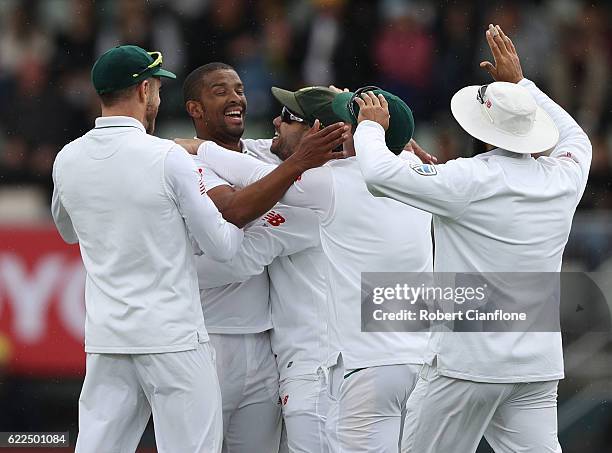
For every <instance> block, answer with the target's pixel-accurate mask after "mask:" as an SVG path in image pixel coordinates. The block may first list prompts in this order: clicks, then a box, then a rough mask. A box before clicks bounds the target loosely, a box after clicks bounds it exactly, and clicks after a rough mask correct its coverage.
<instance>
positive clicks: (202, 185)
mask: <svg viewBox="0 0 612 453" xmlns="http://www.w3.org/2000/svg"><path fill="white" fill-rule="evenodd" d="M203 170H204V169H203V168H198V171H199V172H200V195H204V194H205V193H206V187H204V175H203V174H202V172H203Z"/></svg>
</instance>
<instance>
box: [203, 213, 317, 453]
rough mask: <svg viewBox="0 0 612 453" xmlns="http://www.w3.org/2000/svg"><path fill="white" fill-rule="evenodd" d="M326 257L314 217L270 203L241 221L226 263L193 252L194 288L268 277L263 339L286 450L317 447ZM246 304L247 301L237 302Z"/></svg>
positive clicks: (292, 450) (311, 214)
mask: <svg viewBox="0 0 612 453" xmlns="http://www.w3.org/2000/svg"><path fill="white" fill-rule="evenodd" d="M326 266H327V259H326V257H325V254H324V253H323V250H322V249H321V243H320V238H319V223H318V219H317V218H316V216H315V215H314V214H313V213H312V212H311V211H310V210H308V209H303V208H294V207H289V206H284V205H281V204H277V205H276V206H275V207H274V209H273V210H271V211H270V212H268V213H267V214H266V215H264V216H263V217H261V219H259V220H258V221H256V222H253V223H252V224H250V225H249V226H248V227H247V228H245V239H244V241H243V243H242V246H241V248H240V249H239V251H238V253H237V255H236V256H235V257H234V258H233V259H232V260H231V261H228V262H227V263H219V262H217V261H214V260H212V259H209V258H208V257H206V256H202V257H199V260H198V274H199V275H200V287H201V288H203V289H205V288H207V287H216V286H220V285H225V284H230V283H234V282H240V281H248V279H249V278H252V277H253V276H255V275H260V274H261V273H265V272H266V268H267V274H268V275H269V277H270V307H271V312H272V324H273V326H274V327H273V329H272V330H271V331H270V339H271V346H272V351H273V353H274V356H275V358H276V363H277V366H278V372H279V374H280V384H279V385H280V389H279V390H277V393H276V395H275V396H276V398H277V400H278V397H279V394H280V399H281V404H282V411H283V418H284V421H285V426H286V430H287V443H288V445H287V448H288V450H289V451H290V452H300V453H306V452H325V451H327V441H326V438H325V420H326V416H327V406H328V404H327V387H326V381H325V368H324V366H325V363H326V358H327V304H326V299H325V288H326V280H325V271H324V269H325V267H326ZM245 308H248V307H245Z"/></svg>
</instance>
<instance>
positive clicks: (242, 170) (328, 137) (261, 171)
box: [180, 120, 348, 226]
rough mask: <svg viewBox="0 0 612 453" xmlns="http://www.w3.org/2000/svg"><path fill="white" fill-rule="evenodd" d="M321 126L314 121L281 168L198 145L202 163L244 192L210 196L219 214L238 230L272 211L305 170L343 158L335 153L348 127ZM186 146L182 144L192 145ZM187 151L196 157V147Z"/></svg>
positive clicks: (213, 146)
mask: <svg viewBox="0 0 612 453" xmlns="http://www.w3.org/2000/svg"><path fill="white" fill-rule="evenodd" d="M319 124H320V123H319V121H318V120H317V121H315V124H314V125H313V126H312V128H311V129H310V130H309V131H308V133H307V134H306V135H305V136H304V137H303V138H302V140H301V141H300V144H299V145H298V149H297V150H296V151H295V153H294V154H293V155H292V156H291V157H289V158H288V159H287V160H285V161H284V162H283V163H281V164H280V165H278V166H274V165H271V164H264V163H262V162H259V161H258V160H257V159H254V158H252V157H250V156H246V155H243V154H239V153H228V152H227V151H225V150H223V148H220V147H219V146H218V145H216V144H215V143H213V142H202V141H200V142H199V143H198V148H197V151H196V152H197V154H198V156H199V157H200V160H201V162H202V163H203V164H204V165H205V166H210V167H211V168H212V169H213V170H214V171H215V173H217V174H218V175H219V176H220V177H221V178H223V179H225V180H226V181H228V182H231V183H232V184H234V185H235V186H238V187H240V188H242V190H231V189H229V188H225V189H220V190H216V191H214V192H213V193H211V196H214V197H217V196H218V197H219V198H218V200H217V201H219V203H220V206H221V208H220V210H221V211H222V213H223V215H224V217H225V218H226V219H227V220H229V221H231V222H232V223H234V224H235V225H238V226H244V225H246V224H247V223H248V222H250V221H252V220H254V219H256V218H258V217H260V216H261V215H262V214H264V213H265V212H267V211H268V210H269V209H271V208H272V207H273V206H274V205H275V204H276V203H277V202H278V201H279V200H280V199H281V197H282V196H283V195H284V193H285V192H286V191H287V189H289V187H290V186H291V185H292V184H293V182H294V181H295V180H297V179H298V178H299V177H300V176H301V175H302V173H304V172H305V171H306V170H308V169H310V168H316V167H319V166H321V165H323V164H324V163H325V162H328V161H329V160H332V159H338V158H342V157H344V155H343V154H342V153H337V152H333V150H334V149H335V148H336V147H338V146H339V145H340V144H342V142H343V141H344V140H345V139H346V133H347V132H348V126H344V124H343V123H336V124H333V125H331V126H327V127H325V128H323V129H319ZM186 142H188V141H181V142H180V143H181V144H182V145H185V144H187V145H188V146H190V145H191V144H190V143H186ZM187 149H188V151H189V152H191V153H193V146H191V148H189V147H187ZM220 150H222V151H220ZM220 152H223V153H225V154H220ZM215 157H216V158H215Z"/></svg>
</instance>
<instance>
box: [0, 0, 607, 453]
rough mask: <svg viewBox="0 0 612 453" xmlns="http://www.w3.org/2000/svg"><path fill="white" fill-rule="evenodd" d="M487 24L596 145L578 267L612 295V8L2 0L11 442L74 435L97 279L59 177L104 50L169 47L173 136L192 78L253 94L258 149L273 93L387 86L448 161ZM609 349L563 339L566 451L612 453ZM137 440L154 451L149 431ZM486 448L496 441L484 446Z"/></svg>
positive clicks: (1, 345) (1, 249)
mask: <svg viewBox="0 0 612 453" xmlns="http://www.w3.org/2000/svg"><path fill="white" fill-rule="evenodd" d="M490 22H492V23H498V24H500V25H501V26H502V28H503V29H504V30H506V32H508V33H509V34H510V35H511V37H512V38H513V39H514V41H515V44H516V47H517V49H518V51H519V54H520V56H521V57H522V64H523V69H524V73H525V75H526V76H527V77H529V78H531V79H533V80H534V81H536V83H538V84H539V85H540V87H542V88H543V89H544V90H545V91H546V92H547V93H549V94H550V95H551V96H552V97H553V98H554V99H555V100H557V101H558V102H559V103H561V104H562V105H563V106H564V107H565V108H566V109H567V110H569V111H570V112H571V113H572V114H573V115H574V117H575V118H577V120H578V121H579V123H580V124H581V125H582V126H583V127H584V128H585V129H586V130H587V132H588V133H589V136H590V137H591V141H592V143H593V165H592V169H591V175H590V180H589V185H588V187H587V190H586V193H585V195H584V198H583V200H582V202H581V204H580V206H579V210H578V212H577V214H576V217H575V220H574V226H573V230H572V235H571V237H570V241H569V244H568V247H567V249H566V257H565V267H566V269H568V270H584V271H598V272H603V273H604V274H602V275H607V276H608V277H604V279H607V282H608V283H610V281H612V279H611V278H609V277H612V196H611V195H612V193H611V192H612V110H611V107H610V106H611V105H612V88H611V87H612V85H611V84H610V81H611V71H610V69H611V61H612V28H611V25H610V24H611V23H612V5H610V3H609V2H607V1H606V2H603V1H602V2H582V1H578V0H540V1H519V0H514V1H508V2H491V1H484V0H480V1H461V0H456V1H450V0H449V1H440V2H434V1H417V0H382V1H359V0H355V1H349V0H291V1H276V0H261V1H246V0H150V1H142V0H117V1H110V0H97V1H93V0H44V1H35V0H0V431H15V430H18V431H67V430H68V431H70V432H71V436H72V441H73V442H74V439H75V438H76V437H75V436H76V431H77V399H78V394H79V391H80V386H81V382H82V376H83V372H84V353H83V351H82V338H83V323H84V307H83V302H82V299H83V279H84V272H83V268H82V265H81V262H80V258H79V253H78V249H77V248H75V247H68V246H66V245H65V244H63V243H62V242H61V240H60V239H59V237H58V235H57V233H56V232H55V230H54V228H53V226H52V225H51V223H50V215H49V203H50V194H51V188H52V184H51V169H52V164H53V159H54V157H55V155H56V153H57V152H58V151H59V150H60V149H61V147H62V146H63V145H64V144H65V143H67V142H68V141H70V140H72V139H74V138H76V137H77V136H79V135H81V134H83V133H84V132H86V131H87V130H88V129H89V128H90V127H91V126H92V124H93V120H94V118H95V117H96V116H97V115H98V113H99V112H98V105H97V101H96V96H95V93H94V92H93V89H92V87H91V84H90V79H89V72H90V68H91V65H92V63H93V61H94V60H95V58H96V57H97V56H98V55H99V54H100V53H101V52H102V51H104V50H106V49H107V48H109V47H111V46H114V45H117V44H120V43H122V44H123V43H130V44H138V45H141V46H143V47H144V48H146V49H150V50H160V51H162V52H163V54H164V66H165V67H167V68H169V69H170V70H173V71H175V72H176V73H177V74H178V75H179V81H178V82H176V83H170V82H169V83H167V84H165V85H164V90H163V94H162V106H161V109H160V114H159V117H158V120H157V125H158V126H157V127H158V130H157V131H156V132H157V134H158V135H160V136H163V137H168V138H172V137H176V136H192V135H193V131H192V129H191V124H190V121H189V120H188V119H187V117H186V114H185V112H184V109H183V105H182V92H181V90H182V86H181V82H180V80H182V77H184V76H185V75H186V74H187V73H188V72H189V71H190V70H191V69H193V68H195V67H197V66H199V65H201V64H204V63H207V62H210V61H224V62H227V63H230V64H232V65H233V66H235V68H236V69H237V71H238V73H239V74H240V76H241V77H242V79H243V81H244V83H245V86H246V92H247V97H248V102H249V104H248V121H247V125H248V127H247V131H246V134H245V136H247V137H266V136H271V133H272V127H271V120H272V118H273V117H274V116H275V115H276V114H277V112H278V110H279V106H278V105H276V104H275V103H274V101H273V100H272V98H271V96H270V93H269V88H270V86H272V85H278V86H281V87H285V88H290V89H292V88H299V87H301V86H305V85H328V84H330V83H333V84H335V85H336V86H340V87H349V88H352V89H353V88H357V87H359V86H362V85H365V84H376V85H379V86H382V87H384V88H386V89H387V90H389V91H393V92H395V93H397V94H398V95H400V96H401V97H402V98H404V99H405V100H406V101H407V102H408V104H409V105H411V106H412V107H413V110H414V113H415V118H416V121H417V131H416V138H417V140H418V141H420V142H421V143H422V145H424V147H425V148H426V149H428V150H429V151H430V152H432V153H434V154H436V155H437V156H438V157H439V158H440V160H441V161H446V160H448V159H452V158H455V157H459V156H467V155H470V154H471V152H472V143H471V142H470V141H469V140H468V139H467V135H466V134H464V133H462V131H461V130H460V129H459V128H458V126H457V125H456V124H455V123H454V121H453V119H452V117H451V115H450V109H449V101H450V98H451V96H452V94H453V93H454V92H455V91H456V90H457V89H458V88H460V87H462V86H465V85H469V84H476V83H486V82H487V81H488V77H487V75H486V74H484V73H483V71H481V70H480V69H479V68H478V63H479V62H480V61H481V60H482V59H484V58H487V59H489V58H490V57H489V55H488V51H487V48H486V45H485V42H484V38H483V36H484V34H483V33H484V30H485V27H486V24H488V23H490ZM608 287H609V286H608ZM607 295H608V304H610V300H612V297H611V295H610V294H609V293H608V294H607ZM611 345H612V339H611V336H610V334H609V333H607V334H606V333H599V334H597V333H586V334H581V335H572V336H569V335H568V336H566V338H565V355H566V372H567V378H566V379H565V380H564V381H563V382H562V383H561V385H560V396H559V402H560V403H559V428H560V438H561V441H562V445H563V448H564V451H565V452H566V453H578V452H580V453H583V452H609V451H612V346H611ZM73 445H74V443H73ZM141 445H142V447H143V450H142V451H154V439H153V434H152V430H151V426H149V427H148V429H147V431H146V433H145V435H144V437H143V440H142V443H141ZM7 451H8V450H7ZM19 451H22V452H23V451H25V450H24V449H20V450H19ZM58 451H61V450H58ZM489 451H490V449H489V448H488V447H487V446H486V445H484V443H483V445H482V446H481V449H480V450H479V452H482V453H484V452H489ZM459 453H460V452H459Z"/></svg>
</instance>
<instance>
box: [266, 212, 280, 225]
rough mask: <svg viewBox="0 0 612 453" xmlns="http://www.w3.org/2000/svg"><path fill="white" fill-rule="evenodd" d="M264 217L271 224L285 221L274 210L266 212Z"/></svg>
mask: <svg viewBox="0 0 612 453" xmlns="http://www.w3.org/2000/svg"><path fill="white" fill-rule="evenodd" d="M264 219H266V222H268V223H269V224H270V225H272V226H279V225H280V224H281V223H285V218H284V217H283V216H282V215H280V214H279V213H278V212H276V211H270V212H268V213H267V214H266V215H265V216H264Z"/></svg>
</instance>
